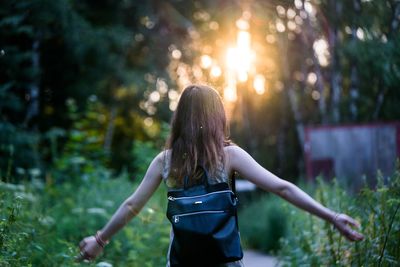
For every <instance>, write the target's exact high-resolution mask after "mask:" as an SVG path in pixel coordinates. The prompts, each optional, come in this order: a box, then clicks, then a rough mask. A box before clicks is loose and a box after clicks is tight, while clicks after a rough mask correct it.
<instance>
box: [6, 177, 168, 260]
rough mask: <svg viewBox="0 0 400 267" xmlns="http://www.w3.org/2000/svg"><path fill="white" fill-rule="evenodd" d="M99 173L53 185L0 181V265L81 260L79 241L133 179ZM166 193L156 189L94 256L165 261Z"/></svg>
mask: <svg viewBox="0 0 400 267" xmlns="http://www.w3.org/2000/svg"><path fill="white" fill-rule="evenodd" d="M98 174H99V172H95V171H87V172H86V173H85V175H86V176H87V180H86V181H82V183H81V184H80V185H79V186H77V185H76V184H71V183H69V182H65V183H63V184H62V185H59V186H57V187H55V186H54V185H52V184H50V183H48V184H43V183H42V182H40V181H39V180H35V181H34V182H33V183H27V184H25V185H13V184H6V183H1V184H0V186H1V201H0V219H1V221H0V253H1V254H0V255H1V257H0V265H1V266H81V264H78V263H75V262H74V257H75V256H76V255H78V248H77V246H78V243H79V241H80V240H81V239H82V238H83V237H85V236H88V235H92V234H94V233H95V232H96V230H98V229H100V228H101V227H102V226H104V224H105V223H106V222H107V221H108V219H109V218H110V217H111V215H112V214H113V213H114V211H116V209H117V208H118V206H119V205H120V204H121V203H122V201H123V200H124V199H125V198H126V197H128V196H129V194H131V193H132V192H133V190H134V189H135V188H136V187H137V185H138V183H134V184H132V183H131V182H129V179H128V177H127V175H126V174H124V175H121V176H120V177H118V178H117V179H111V177H110V176H107V177H99V176H98ZM103 176H104V175H103ZM165 195H166V192H165V190H163V189H160V190H159V191H158V192H157V193H156V194H155V196H153V198H152V199H151V201H150V202H149V203H148V205H147V206H146V207H145V208H144V209H143V210H142V212H141V213H140V214H139V215H138V216H137V217H136V218H135V219H134V220H133V221H132V222H131V223H129V224H128V225H127V226H125V228H124V229H123V230H122V231H121V232H120V233H118V234H117V235H116V236H115V237H114V238H113V240H112V242H110V244H109V245H108V246H107V247H106V249H105V251H104V253H103V255H102V256H101V257H100V258H99V259H98V261H102V262H107V263H110V264H112V265H113V266H162V265H165V255H166V252H167V246H168V244H169V229H170V226H169V223H168V221H167V220H166V219H165V212H164V210H165V205H166V197H165ZM82 266H86V264H82Z"/></svg>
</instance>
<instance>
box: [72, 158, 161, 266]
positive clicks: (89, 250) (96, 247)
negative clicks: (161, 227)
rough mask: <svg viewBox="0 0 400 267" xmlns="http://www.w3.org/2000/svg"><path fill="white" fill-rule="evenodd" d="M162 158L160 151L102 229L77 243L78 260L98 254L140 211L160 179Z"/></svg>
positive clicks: (92, 257) (91, 257)
mask: <svg viewBox="0 0 400 267" xmlns="http://www.w3.org/2000/svg"><path fill="white" fill-rule="evenodd" d="M162 159H163V156H162V153H160V154H159V155H158V156H156V157H155V158H154V159H153V161H152V162H151V164H150V166H149V168H148V169H147V172H146V174H145V176H144V178H143V180H142V182H141V183H140V185H139V187H138V188H137V189H136V190H135V192H134V193H133V194H132V195H131V196H130V197H128V198H127V199H126V200H125V201H124V202H123V203H122V204H121V206H120V207H119V208H118V210H117V211H116V212H115V213H114V215H113V216H112V217H111V219H110V220H109V222H108V223H107V224H106V225H105V226H104V227H103V229H102V230H101V231H99V232H98V233H97V235H96V236H89V237H86V238H84V239H83V240H82V241H81V242H80V243H79V247H80V250H81V255H80V257H79V258H78V260H82V259H94V258H95V257H96V256H98V255H99V254H100V253H101V251H102V249H103V247H104V245H105V244H106V243H107V242H108V240H110V239H111V237H112V236H113V235H114V234H116V233H117V232H118V231H119V230H120V229H121V228H123V227H124V226H125V225H126V224H127V223H128V222H129V221H130V220H131V219H132V218H133V217H135V216H136V215H137V214H138V213H139V212H140V210H141V209H142V208H143V206H144V205H145V204H146V203H147V201H148V200H149V198H150V197H151V196H152V195H153V193H154V192H155V191H156V189H157V188H158V186H159V185H160V183H161V181H162V176H161V170H162Z"/></svg>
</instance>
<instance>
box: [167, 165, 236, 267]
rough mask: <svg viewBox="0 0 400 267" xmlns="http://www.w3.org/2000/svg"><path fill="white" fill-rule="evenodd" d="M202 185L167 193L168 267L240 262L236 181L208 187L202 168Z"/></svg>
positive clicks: (206, 174) (205, 173) (185, 184)
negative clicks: (170, 233)
mask: <svg viewBox="0 0 400 267" xmlns="http://www.w3.org/2000/svg"><path fill="white" fill-rule="evenodd" d="M200 168H201V169H202V170H203V175H202V181H201V182H202V183H201V184H200V185H195V186H191V187H189V186H188V185H189V178H188V177H185V178H184V188H183V189H180V190H173V191H169V192H168V208H167V217H168V219H169V221H170V222H171V224H172V228H173V231H174V238H173V240H172V244H171V248H170V253H169V261H170V266H171V267H194V266H202V267H209V266H214V265H218V264H221V263H226V262H233V261H237V260H240V259H242V258H243V252H242V247H241V244H240V235H239V229H238V220H237V205H238V199H237V197H236V194H235V192H234V191H235V180H234V177H232V189H233V191H232V190H231V189H230V188H229V184H228V183H226V182H222V183H217V184H209V182H208V173H207V171H206V170H205V169H204V168H203V167H200Z"/></svg>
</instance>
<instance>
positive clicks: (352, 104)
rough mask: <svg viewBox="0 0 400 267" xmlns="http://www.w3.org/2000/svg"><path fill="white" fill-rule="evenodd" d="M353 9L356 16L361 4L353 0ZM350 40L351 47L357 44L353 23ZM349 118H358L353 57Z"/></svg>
mask: <svg viewBox="0 0 400 267" xmlns="http://www.w3.org/2000/svg"><path fill="white" fill-rule="evenodd" d="M353 8H354V11H355V13H356V15H359V14H360V13H361V2H360V0H353ZM351 40H352V43H353V45H355V44H356V42H357V25H356V23H353V25H352V27H351ZM350 66H351V67H350V116H351V120H352V121H356V120H357V118H358V108H357V102H358V98H359V89H358V84H359V81H358V70H357V61H356V59H355V57H354V56H353V59H351V62H350Z"/></svg>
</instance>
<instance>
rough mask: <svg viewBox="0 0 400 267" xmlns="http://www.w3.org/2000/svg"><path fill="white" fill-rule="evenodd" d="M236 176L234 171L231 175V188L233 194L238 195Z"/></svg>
mask: <svg viewBox="0 0 400 267" xmlns="http://www.w3.org/2000/svg"><path fill="white" fill-rule="evenodd" d="M235 174H236V172H235V171H234V172H233V173H232V175H231V187H232V192H233V193H235V195H236V179H235Z"/></svg>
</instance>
